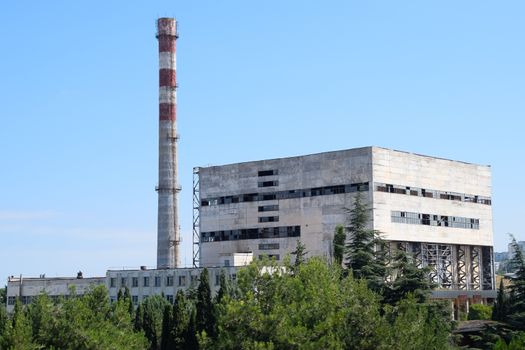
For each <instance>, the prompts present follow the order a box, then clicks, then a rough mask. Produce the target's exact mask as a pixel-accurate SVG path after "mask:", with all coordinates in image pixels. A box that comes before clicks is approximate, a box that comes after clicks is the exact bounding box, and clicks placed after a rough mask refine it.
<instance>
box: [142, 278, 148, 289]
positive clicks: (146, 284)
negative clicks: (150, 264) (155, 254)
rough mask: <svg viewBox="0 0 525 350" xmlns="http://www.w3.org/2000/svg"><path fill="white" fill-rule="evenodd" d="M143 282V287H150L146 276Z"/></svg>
mask: <svg viewBox="0 0 525 350" xmlns="http://www.w3.org/2000/svg"><path fill="white" fill-rule="evenodd" d="M143 282H144V283H143V284H142V286H143V287H149V277H147V276H145V277H144V280H143Z"/></svg>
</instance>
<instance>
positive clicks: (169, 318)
mask: <svg viewBox="0 0 525 350" xmlns="http://www.w3.org/2000/svg"><path fill="white" fill-rule="evenodd" d="M172 330H173V311H172V306H171V305H166V306H164V314H163V316H162V335H161V336H162V338H161V341H160V349H161V350H171V349H173V348H174V346H175V342H174V341H173V332H172Z"/></svg>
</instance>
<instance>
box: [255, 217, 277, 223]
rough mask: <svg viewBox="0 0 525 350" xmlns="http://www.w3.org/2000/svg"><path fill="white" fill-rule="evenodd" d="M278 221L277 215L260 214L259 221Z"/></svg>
mask: <svg viewBox="0 0 525 350" xmlns="http://www.w3.org/2000/svg"><path fill="white" fill-rule="evenodd" d="M277 221H279V217H278V216H261V217H260V218H259V222H277Z"/></svg>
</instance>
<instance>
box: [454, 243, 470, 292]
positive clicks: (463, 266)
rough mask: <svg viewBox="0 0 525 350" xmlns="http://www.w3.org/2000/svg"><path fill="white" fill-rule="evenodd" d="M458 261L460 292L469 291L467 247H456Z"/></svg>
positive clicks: (458, 285) (458, 286)
mask: <svg viewBox="0 0 525 350" xmlns="http://www.w3.org/2000/svg"><path fill="white" fill-rule="evenodd" d="M456 260H457V268H456V271H457V288H458V289H459V290H467V289H468V282H467V281H468V270H467V255H466V250H465V246H462V245H458V246H456Z"/></svg>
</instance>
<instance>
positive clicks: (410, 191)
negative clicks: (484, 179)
mask: <svg viewBox="0 0 525 350" xmlns="http://www.w3.org/2000/svg"><path fill="white" fill-rule="evenodd" d="M375 185H376V190H377V191H379V192H388V193H397V194H405V195H410V196H418V197H426V198H437V199H446V200H451V201H461V202H468V203H479V204H485V205H492V200H491V199H490V197H484V196H477V195H473V194H464V193H457V192H444V191H437V190H429V189H425V188H418V187H409V186H401V185H391V184H382V183H375Z"/></svg>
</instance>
